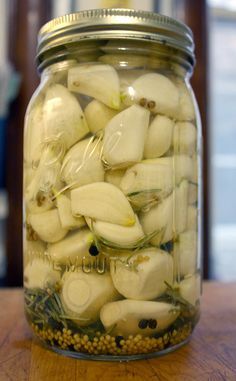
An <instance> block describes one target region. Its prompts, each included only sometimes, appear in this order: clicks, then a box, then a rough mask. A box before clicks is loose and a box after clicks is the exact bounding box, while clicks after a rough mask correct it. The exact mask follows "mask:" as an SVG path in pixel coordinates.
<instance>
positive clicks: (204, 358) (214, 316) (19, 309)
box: [0, 282, 236, 381]
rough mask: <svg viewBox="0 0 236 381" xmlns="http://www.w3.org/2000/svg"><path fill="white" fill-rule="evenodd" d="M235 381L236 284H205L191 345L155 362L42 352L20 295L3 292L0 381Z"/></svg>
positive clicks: (0, 296) (0, 300) (0, 292)
mask: <svg viewBox="0 0 236 381" xmlns="http://www.w3.org/2000/svg"><path fill="white" fill-rule="evenodd" d="M78 380H79V381H80V380H83V381H121V380H125V381H131V380H132V381H169V380H171V381H192V380H197V381H223V380H225V381H236V283H231V284H222V283H215V282H214V283H213V282H212V283H211V282H210V283H204V287H203V298H202V316H201V320H200V322H199V324H198V326H197V328H196V329H195V331H194V334H193V336H192V339H191V341H190V343H189V344H187V345H185V346H184V347H182V348H180V349H179V350H177V351H176V352H173V353H171V354H168V355H166V356H163V357H159V358H154V359H151V360H140V361H131V362H123V363H113V362H99V361H86V360H76V359H71V358H67V357H63V356H61V355H57V354H55V353H53V352H51V351H49V350H46V349H44V348H43V347H41V346H40V345H39V344H38V343H37V342H36V341H35V340H34V339H32V334H31V331H30V329H29V328H28V326H27V323H26V320H25V318H24V312H23V292H22V290H21V289H12V290H9V289H8V290H4V289H2V290H0V381H78Z"/></svg>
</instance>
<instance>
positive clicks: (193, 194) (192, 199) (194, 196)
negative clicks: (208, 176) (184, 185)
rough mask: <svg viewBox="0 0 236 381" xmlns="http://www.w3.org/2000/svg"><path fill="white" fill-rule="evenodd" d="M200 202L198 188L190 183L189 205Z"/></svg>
mask: <svg viewBox="0 0 236 381" xmlns="http://www.w3.org/2000/svg"><path fill="white" fill-rule="evenodd" d="M197 200H198V186H197V185H196V184H193V183H190V184H189V189H188V203H189V204H195V203H196V202H197Z"/></svg>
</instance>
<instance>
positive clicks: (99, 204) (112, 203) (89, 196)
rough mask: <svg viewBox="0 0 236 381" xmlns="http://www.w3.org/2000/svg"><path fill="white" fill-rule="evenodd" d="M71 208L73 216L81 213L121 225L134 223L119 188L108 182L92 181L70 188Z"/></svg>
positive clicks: (132, 215)
mask: <svg viewBox="0 0 236 381" xmlns="http://www.w3.org/2000/svg"><path fill="white" fill-rule="evenodd" d="M71 210H72V214H73V215H74V216H76V215H81V216H85V217H90V218H92V219H95V220H100V221H105V222H111V223H112V224H118V225H123V226H132V225H134V224H135V215H134V212H133V210H132V208H131V206H130V203H129V201H128V200H127V198H126V197H125V196H124V194H123V193H122V192H121V190H120V189H118V188H117V187H115V186H114V185H112V184H109V183H104V182H99V183H93V184H88V185H84V186H82V187H79V188H77V189H74V190H72V191H71Z"/></svg>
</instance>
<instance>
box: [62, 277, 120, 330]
mask: <svg viewBox="0 0 236 381" xmlns="http://www.w3.org/2000/svg"><path fill="white" fill-rule="evenodd" d="M118 298H119V294H118V293H117V291H116V289H115V288H114V286H113V284H112V280H111V277H110V274H109V273H105V274H103V275H102V276H101V275H99V274H97V273H90V274H85V273H84V272H82V270H76V271H75V272H65V273H64V275H63V278H62V291H61V301H62V305H63V308H64V310H65V313H66V315H67V316H68V317H70V319H72V320H73V321H74V322H75V323H77V324H79V325H81V326H87V325H90V324H92V323H94V322H95V321H97V320H98V319H99V313H100V309H101V308H102V306H103V305H104V304H105V303H108V302H111V301H114V300H117V299H118Z"/></svg>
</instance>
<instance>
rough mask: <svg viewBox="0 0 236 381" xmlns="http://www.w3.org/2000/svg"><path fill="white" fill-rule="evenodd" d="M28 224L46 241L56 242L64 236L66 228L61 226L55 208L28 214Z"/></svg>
mask: <svg viewBox="0 0 236 381" xmlns="http://www.w3.org/2000/svg"><path fill="white" fill-rule="evenodd" d="M28 219H29V224H30V225H31V226H32V228H33V230H34V231H35V232H36V233H37V234H38V236H39V237H40V238H41V239H42V240H43V241H46V242H51V243H52V242H57V241H60V240H61V239H62V238H64V237H65V235H66V234H67V232H68V230H67V229H64V228H63V227H62V226H61V222H60V218H59V214H58V210H57V209H52V210H48V211H46V212H42V213H38V214H33V213H32V214H29V216H28Z"/></svg>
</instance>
